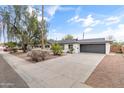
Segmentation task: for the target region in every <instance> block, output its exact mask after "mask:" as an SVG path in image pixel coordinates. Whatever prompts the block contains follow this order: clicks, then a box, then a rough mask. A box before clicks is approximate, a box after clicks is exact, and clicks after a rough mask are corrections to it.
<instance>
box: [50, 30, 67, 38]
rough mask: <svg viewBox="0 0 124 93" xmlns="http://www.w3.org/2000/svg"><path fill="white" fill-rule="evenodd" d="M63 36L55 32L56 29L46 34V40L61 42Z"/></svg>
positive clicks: (63, 34)
mask: <svg viewBox="0 0 124 93" xmlns="http://www.w3.org/2000/svg"><path fill="white" fill-rule="evenodd" d="M65 35H66V34H65V33H61V32H57V30H56V29H52V30H51V31H50V32H49V33H48V39H54V40H61V39H62V38H63V37H64V36H65Z"/></svg>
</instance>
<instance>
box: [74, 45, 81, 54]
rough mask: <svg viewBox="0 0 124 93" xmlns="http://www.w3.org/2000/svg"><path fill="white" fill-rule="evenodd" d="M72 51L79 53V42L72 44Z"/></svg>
mask: <svg viewBox="0 0 124 93" xmlns="http://www.w3.org/2000/svg"><path fill="white" fill-rule="evenodd" d="M73 48H74V51H73V53H80V44H73Z"/></svg>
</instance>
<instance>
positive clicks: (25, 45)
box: [22, 44, 27, 53]
mask: <svg viewBox="0 0 124 93" xmlns="http://www.w3.org/2000/svg"><path fill="white" fill-rule="evenodd" d="M22 50H23V52H24V53H26V52H27V44H23V46H22Z"/></svg>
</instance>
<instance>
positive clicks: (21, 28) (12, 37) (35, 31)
mask: <svg viewBox="0 0 124 93" xmlns="http://www.w3.org/2000/svg"><path fill="white" fill-rule="evenodd" d="M0 14H1V15H0V16H1V17H0V19H1V20H2V27H1V28H0V30H2V31H0V32H3V35H5V30H6V29H7V36H8V41H14V42H21V46H22V49H23V51H24V52H26V50H27V45H29V44H30V45H33V46H34V45H37V44H38V43H41V41H42V39H43V41H44V42H45V41H46V40H47V31H48V29H47V27H48V26H47V22H46V21H45V20H44V19H43V20H42V21H41V22H38V19H37V16H38V14H37V11H35V10H34V11H32V13H31V14H30V13H29V12H28V6H17V5H14V6H6V11H4V10H3V9H1V11H0ZM41 32H42V35H41ZM41 38H42V39H41Z"/></svg>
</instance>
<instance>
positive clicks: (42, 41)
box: [41, 5, 45, 49]
mask: <svg viewBox="0 0 124 93" xmlns="http://www.w3.org/2000/svg"><path fill="white" fill-rule="evenodd" d="M43 34H44V5H42V31H41V48H42V49H44V48H45V46H44V35H43Z"/></svg>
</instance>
